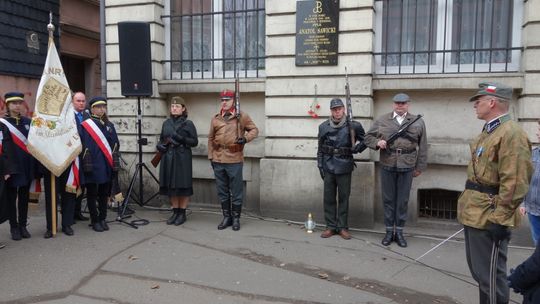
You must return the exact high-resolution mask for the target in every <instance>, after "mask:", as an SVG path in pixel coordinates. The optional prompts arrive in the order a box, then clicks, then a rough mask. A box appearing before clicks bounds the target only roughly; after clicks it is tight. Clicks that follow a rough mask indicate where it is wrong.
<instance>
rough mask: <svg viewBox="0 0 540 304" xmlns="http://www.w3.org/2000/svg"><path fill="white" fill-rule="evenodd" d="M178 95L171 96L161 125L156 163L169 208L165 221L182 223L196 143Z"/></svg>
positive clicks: (189, 189) (176, 223) (184, 215)
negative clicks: (159, 155) (159, 159)
mask: <svg viewBox="0 0 540 304" xmlns="http://www.w3.org/2000/svg"><path fill="white" fill-rule="evenodd" d="M183 102H184V100H183V99H182V97H179V96H175V97H173V98H172V99H171V109H170V110H171V117H170V118H169V119H167V120H165V122H163V126H162V128H161V135H160V137H159V144H158V145H157V149H158V151H160V152H161V153H162V157H161V164H160V167H159V188H160V194H162V195H167V196H168V197H169V199H170V201H171V206H172V209H173V214H172V216H171V217H170V218H169V219H168V220H167V225H172V224H174V225H176V226H178V225H182V224H183V223H184V222H185V221H186V208H187V205H188V202H189V197H190V196H191V195H193V184H192V178H193V175H192V155H191V148H192V147H195V146H197V144H198V143H199V141H198V139H197V130H196V129H195V125H193V122H192V121H191V120H188V119H187V117H188V113H187V109H186V106H185V104H184V103H183Z"/></svg>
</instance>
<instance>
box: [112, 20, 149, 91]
mask: <svg viewBox="0 0 540 304" xmlns="http://www.w3.org/2000/svg"><path fill="white" fill-rule="evenodd" d="M118 44H119V48H120V81H121V83H122V95H124V96H151V95H152V62H151V54H150V24H148V23H146V22H119V23H118Z"/></svg>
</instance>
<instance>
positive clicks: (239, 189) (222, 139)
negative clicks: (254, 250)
mask: <svg viewBox="0 0 540 304" xmlns="http://www.w3.org/2000/svg"><path fill="white" fill-rule="evenodd" d="M234 95H235V94H234V92H233V91H231V90H224V91H222V92H221V93H220V98H221V109H220V111H219V113H217V114H216V115H214V116H213V117H212V120H211V122H210V132H209V134H208V159H209V160H210V162H211V164H212V168H213V169H214V175H215V177H216V186H217V192H218V198H219V200H220V202H221V209H222V212H223V220H222V221H221V223H220V224H219V225H218V230H222V229H225V228H227V227H229V226H232V229H233V230H234V231H238V230H240V213H241V211H242V201H243V199H244V181H243V177H242V167H243V163H244V145H245V144H246V143H248V142H250V141H252V140H253V139H255V138H256V137H257V135H258V134H259V129H257V126H256V125H255V123H254V122H253V120H251V117H249V115H248V114H247V113H245V112H243V111H240V113H237V110H236V107H235V97H234Z"/></svg>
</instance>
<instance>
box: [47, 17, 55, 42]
mask: <svg viewBox="0 0 540 304" xmlns="http://www.w3.org/2000/svg"><path fill="white" fill-rule="evenodd" d="M47 29H48V30H49V36H51V37H52V35H53V32H54V25H53V24H52V12H49V24H47Z"/></svg>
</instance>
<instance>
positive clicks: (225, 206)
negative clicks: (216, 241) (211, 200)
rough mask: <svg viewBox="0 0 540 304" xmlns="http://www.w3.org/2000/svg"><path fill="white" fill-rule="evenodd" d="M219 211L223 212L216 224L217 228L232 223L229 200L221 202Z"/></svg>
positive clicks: (223, 227)
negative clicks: (219, 221)
mask: <svg viewBox="0 0 540 304" xmlns="http://www.w3.org/2000/svg"><path fill="white" fill-rule="evenodd" d="M221 211H222V212H223V220H222V221H221V223H220V224H219V225H218V226H217V229H218V230H223V229H225V228H227V227H229V226H231V225H232V223H233V220H232V217H231V202H230V201H227V202H221Z"/></svg>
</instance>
